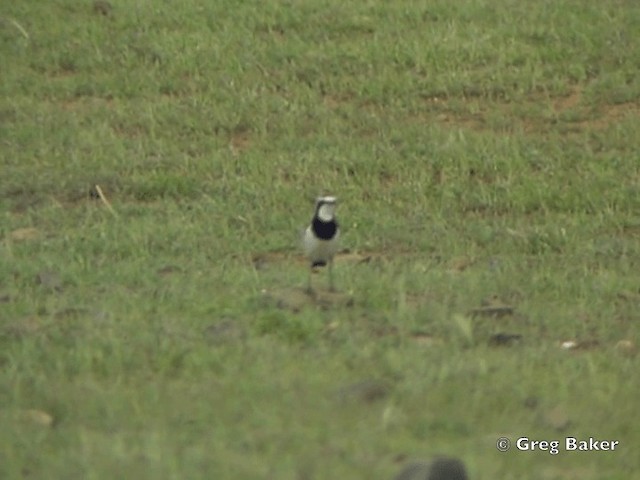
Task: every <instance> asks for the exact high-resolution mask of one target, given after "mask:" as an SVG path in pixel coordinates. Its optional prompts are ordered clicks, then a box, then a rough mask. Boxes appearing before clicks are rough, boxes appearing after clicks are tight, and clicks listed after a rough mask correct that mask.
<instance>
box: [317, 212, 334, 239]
mask: <svg viewBox="0 0 640 480" xmlns="http://www.w3.org/2000/svg"><path fill="white" fill-rule="evenodd" d="M311 228H312V229H313V233H314V234H315V236H316V237H318V238H319V239H320V240H331V239H332V238H333V237H335V236H336V232H337V231H338V222H336V221H335V220H331V221H330V222H323V221H321V220H320V219H319V218H318V217H316V218H314V219H313V223H312V224H311Z"/></svg>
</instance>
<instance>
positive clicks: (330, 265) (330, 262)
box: [328, 259, 336, 292]
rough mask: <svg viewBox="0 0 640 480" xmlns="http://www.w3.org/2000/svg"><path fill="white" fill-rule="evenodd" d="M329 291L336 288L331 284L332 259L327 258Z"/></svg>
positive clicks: (333, 290)
mask: <svg viewBox="0 0 640 480" xmlns="http://www.w3.org/2000/svg"><path fill="white" fill-rule="evenodd" d="M328 263H329V265H328V267H329V291H331V292H335V291H336V289H335V287H334V286H333V259H331V260H329V262H328Z"/></svg>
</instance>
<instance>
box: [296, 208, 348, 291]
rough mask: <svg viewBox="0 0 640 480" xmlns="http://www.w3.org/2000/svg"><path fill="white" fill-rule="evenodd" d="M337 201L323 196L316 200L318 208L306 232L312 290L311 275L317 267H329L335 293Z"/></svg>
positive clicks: (303, 244)
mask: <svg viewBox="0 0 640 480" xmlns="http://www.w3.org/2000/svg"><path fill="white" fill-rule="evenodd" d="M336 203H337V199H336V197H333V196H322V197H318V198H317V199H316V208H315V211H314V214H313V218H312V219H311V223H310V224H309V226H308V227H307V228H306V230H305V231H304V235H303V238H302V246H303V250H304V254H305V256H306V257H307V259H308V260H309V262H310V268H309V283H308V285H307V291H308V292H309V293H311V292H313V289H312V288H311V273H312V272H313V269H314V268H316V267H324V266H328V269H329V290H331V291H334V285H333V257H334V255H335V254H336V252H337V251H338V248H339V243H338V241H339V239H340V227H339V226H338V220H337V219H336Z"/></svg>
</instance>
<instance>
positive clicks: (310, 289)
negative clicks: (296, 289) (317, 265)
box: [307, 267, 313, 295]
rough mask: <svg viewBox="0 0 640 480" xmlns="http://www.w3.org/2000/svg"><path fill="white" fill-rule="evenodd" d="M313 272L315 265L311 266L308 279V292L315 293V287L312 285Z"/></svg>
mask: <svg viewBox="0 0 640 480" xmlns="http://www.w3.org/2000/svg"><path fill="white" fill-rule="evenodd" d="M312 274H313V267H309V278H308V280H307V293H308V294H309V295H313V288H312V287H311V275H312Z"/></svg>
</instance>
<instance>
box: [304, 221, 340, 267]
mask: <svg viewBox="0 0 640 480" xmlns="http://www.w3.org/2000/svg"><path fill="white" fill-rule="evenodd" d="M339 238H340V231H338V232H336V235H335V236H334V237H333V238H332V239H331V240H321V239H319V238H318V237H316V236H315V235H314V234H313V230H312V229H311V226H309V227H307V229H306V230H305V232H304V237H303V239H302V246H303V249H304V253H305V255H306V256H307V257H308V258H309V260H311V261H312V262H317V261H323V262H328V261H329V260H331V259H332V258H333V256H334V255H335V254H336V252H337V251H338V248H339V243H338V240H339Z"/></svg>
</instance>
